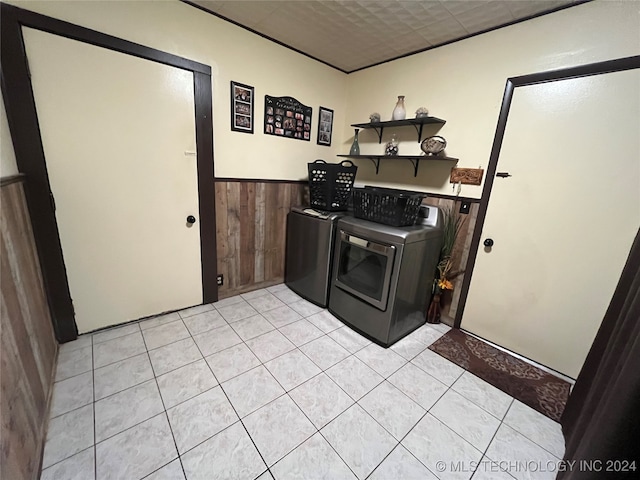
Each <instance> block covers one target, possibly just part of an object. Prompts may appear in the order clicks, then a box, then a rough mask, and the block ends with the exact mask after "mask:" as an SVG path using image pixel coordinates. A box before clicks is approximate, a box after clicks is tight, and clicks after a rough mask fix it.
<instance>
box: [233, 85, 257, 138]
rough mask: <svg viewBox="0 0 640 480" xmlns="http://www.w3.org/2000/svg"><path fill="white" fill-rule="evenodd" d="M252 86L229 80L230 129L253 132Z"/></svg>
mask: <svg viewBox="0 0 640 480" xmlns="http://www.w3.org/2000/svg"><path fill="white" fill-rule="evenodd" d="M253 97H254V88H253V87H252V86H250V85H245V84H243V83H238V82H234V81H233V80H231V130H232V131H234V132H242V133H250V134H253Z"/></svg>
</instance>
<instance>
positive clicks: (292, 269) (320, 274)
mask: <svg viewBox="0 0 640 480" xmlns="http://www.w3.org/2000/svg"><path fill="white" fill-rule="evenodd" d="M344 215H345V212H323V211H320V210H314V209H311V208H305V207H293V208H292V210H291V212H289V214H288V215H287V247H286V259H285V273H284V282H285V284H286V285H287V286H288V287H289V288H290V289H291V290H293V291H294V292H296V293H297V294H298V295H300V296H301V297H302V298H304V299H306V300H309V301H310V302H312V303H315V304H316V305H319V306H321V307H326V306H327V305H328V301H329V281H330V278H331V267H332V263H333V244H334V239H335V232H336V224H337V222H338V220H339V219H340V218H341V217H343V216H344Z"/></svg>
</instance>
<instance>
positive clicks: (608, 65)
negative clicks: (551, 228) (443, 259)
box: [454, 55, 640, 328]
mask: <svg viewBox="0 0 640 480" xmlns="http://www.w3.org/2000/svg"><path fill="white" fill-rule="evenodd" d="M636 68H640V55H637V56H633V57H625V58H618V59H615V60H607V61H605V62H598V63H590V64H587V65H579V66H577V67H571V68H564V69H560V70H551V71H548V72H539V73H533V74H530V75H522V76H519V77H511V78H508V79H507V83H506V86H505V89H504V95H503V97H502V107H501V108H500V114H499V115H498V125H497V126H496V133H495V136H494V138H493V146H492V147H491V155H490V157H489V165H488V167H487V176H486V178H485V182H484V187H483V189H482V197H481V198H480V206H479V209H478V219H477V221H476V226H475V229H474V232H473V237H472V239H471V246H470V249H469V260H468V262H467V267H466V270H467V272H469V274H468V275H465V277H464V280H463V282H462V290H461V291H460V300H459V303H458V310H457V312H456V318H455V321H454V327H456V328H459V327H460V323H461V322H462V315H463V314H464V307H465V305H466V303H467V296H468V295H469V287H470V285H471V278H472V277H473V267H474V266H475V262H476V258H477V256H478V249H479V247H480V239H481V236H482V228H483V226H484V221H485V218H486V216H487V208H488V206H489V198H490V196H491V188H492V187H493V179H494V177H495V174H496V169H497V167H498V159H499V157H500V150H501V148H502V142H503V140H504V133H505V130H506V128H507V120H508V118H509V110H510V108H511V101H512V100H513V94H514V90H515V88H516V87H523V86H527V85H536V84H540V83H547V82H555V81H558V80H568V79H571V78H580V77H588V76H593V75H602V74H605V73H613V72H622V71H625V70H632V69H636Z"/></svg>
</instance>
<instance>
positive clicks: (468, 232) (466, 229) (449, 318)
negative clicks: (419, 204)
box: [424, 197, 480, 326]
mask: <svg viewBox="0 0 640 480" xmlns="http://www.w3.org/2000/svg"><path fill="white" fill-rule="evenodd" d="M424 203H426V204H428V205H436V206H438V207H442V208H444V207H449V206H450V205H453V206H454V211H456V212H459V211H460V205H461V204H462V201H461V200H451V199H445V198H436V197H427V198H426V199H425V201H424ZM479 207H480V204H479V203H477V202H474V203H472V204H471V208H470V210H469V213H468V214H463V215H462V216H463V217H464V218H465V222H464V224H463V226H462V229H461V230H460V233H459V235H458V238H457V240H456V243H455V245H454V247H453V258H454V261H455V263H454V265H453V270H452V271H453V272H459V271H464V273H463V274H461V275H458V276H457V277H456V278H455V279H454V280H453V292H447V293H446V294H445V295H443V300H442V318H441V321H442V322H443V323H446V324H447V325H451V326H452V325H453V321H454V319H455V316H456V313H457V311H458V303H459V300H460V291H461V289H462V281H463V279H464V277H465V275H468V269H467V261H468V259H469V248H470V246H471V237H472V236H473V231H474V229H475V226H476V220H477V218H478V209H479Z"/></svg>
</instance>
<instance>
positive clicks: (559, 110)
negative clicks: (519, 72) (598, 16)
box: [461, 70, 640, 378]
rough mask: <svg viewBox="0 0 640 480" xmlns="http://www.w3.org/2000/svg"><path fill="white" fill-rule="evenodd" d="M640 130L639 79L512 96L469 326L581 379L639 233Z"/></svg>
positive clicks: (620, 77) (557, 86) (569, 83)
mask: <svg viewBox="0 0 640 480" xmlns="http://www.w3.org/2000/svg"><path fill="white" fill-rule="evenodd" d="M639 133H640V72H639V71H638V70H632V71H627V72H617V73H610V74H605V75H598V76H593V77H585V78H577V79H571V80H562V81H557V82H551V83H545V84H540V85H532V86H526V87H517V88H516V89H515V93H514V97H513V102H512V105H511V111H510V113H509V119H508V122H507V128H506V131H505V136H504V143H503V146H502V150H501V153H500V158H499V162H498V172H501V171H503V172H508V173H510V174H511V175H512V177H510V178H495V179H494V183H493V190H492V192H491V197H490V201H489V205H488V209H487V216H486V220H485V223H484V227H483V230H482V237H481V244H480V248H479V251H478V256H477V259H476V264H475V267H474V269H473V276H472V280H471V284H470V288H469V295H468V297H467V303H466V307H465V310H464V315H463V318H462V323H461V328H463V329H464V330H467V331H470V332H471V333H474V334H476V335H478V336H480V337H482V338H485V339H487V340H489V341H491V342H494V343H496V344H498V345H500V346H502V347H505V348H507V349H509V350H511V351H513V352H516V353H518V354H521V355H523V356H526V357H528V358H530V359H532V360H534V361H537V362H539V363H541V364H543V365H546V366H548V367H550V368H552V369H555V370H557V371H559V372H561V373H563V374H565V375H568V376H570V377H573V378H575V377H576V376H577V374H578V372H579V371H580V368H581V366H582V364H583V363H584V359H585V357H586V355H587V353H588V351H589V348H590V346H591V343H592V342H593V339H594V337H595V334H596V332H597V330H598V327H599V326H600V323H601V321H602V318H603V316H604V313H605V311H606V309H607V306H608V304H609V301H610V300H611V296H612V294H613V291H614V289H615V287H616V283H617V281H618V278H619V277H620V274H621V272H622V268H623V266H624V262H625V260H626V258H627V255H628V253H629V249H630V248H631V243H632V242H633V238H634V236H635V234H636V232H637V231H638V227H639V226H640V142H639V140H638V139H639ZM487 238H491V239H493V240H494V246H493V247H492V248H491V249H490V250H489V249H486V248H485V247H483V241H484V240H485V239H487Z"/></svg>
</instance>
